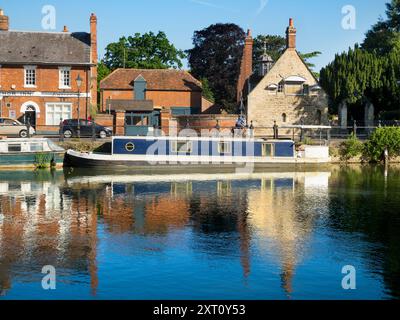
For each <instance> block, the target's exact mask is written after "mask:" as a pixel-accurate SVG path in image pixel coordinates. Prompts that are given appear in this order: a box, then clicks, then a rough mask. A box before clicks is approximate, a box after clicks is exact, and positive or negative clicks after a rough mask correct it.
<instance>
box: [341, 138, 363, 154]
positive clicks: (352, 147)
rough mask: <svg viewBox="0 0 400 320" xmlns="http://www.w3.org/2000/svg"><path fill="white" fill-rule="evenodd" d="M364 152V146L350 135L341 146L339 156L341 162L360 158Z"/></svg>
mask: <svg viewBox="0 0 400 320" xmlns="http://www.w3.org/2000/svg"><path fill="white" fill-rule="evenodd" d="M363 151H364V144H363V143H362V142H361V141H360V140H359V139H358V138H357V136H356V135H355V134H354V133H352V134H351V135H350V137H349V138H348V139H347V140H346V141H345V142H343V143H342V144H341V146H340V156H341V158H342V159H343V160H346V161H347V160H349V159H351V158H356V157H358V156H361V155H362V154H363Z"/></svg>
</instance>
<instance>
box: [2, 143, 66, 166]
mask: <svg viewBox="0 0 400 320" xmlns="http://www.w3.org/2000/svg"><path fill="white" fill-rule="evenodd" d="M64 156H65V150H64V149H63V148H61V147H59V146H58V145H56V144H55V143H54V142H53V141H51V140H50V139H44V138H30V139H28V138H26V139H2V140H0V169H10V168H38V167H62V166H63V163H64Z"/></svg>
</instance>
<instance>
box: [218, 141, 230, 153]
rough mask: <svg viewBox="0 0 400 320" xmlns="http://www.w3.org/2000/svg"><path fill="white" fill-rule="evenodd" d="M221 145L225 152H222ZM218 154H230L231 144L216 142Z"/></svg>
mask: <svg viewBox="0 0 400 320" xmlns="http://www.w3.org/2000/svg"><path fill="white" fill-rule="evenodd" d="M222 145H225V148H226V150H225V151H223V150H222V148H221V147H222ZM218 153H219V154H232V142H228V141H222V142H218Z"/></svg>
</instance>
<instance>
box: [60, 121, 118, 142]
mask: <svg viewBox="0 0 400 320" xmlns="http://www.w3.org/2000/svg"><path fill="white" fill-rule="evenodd" d="M79 121H80V133H81V134H80V136H81V137H91V136H92V135H93V121H91V120H79ZM94 127H95V133H96V136H97V137H99V138H101V139H105V138H107V137H111V136H112V134H113V130H112V129H111V128H106V127H103V126H101V125H98V124H96V123H94ZM62 134H63V135H64V137H65V138H72V137H77V136H78V120H76V119H69V120H64V121H63V127H62Z"/></svg>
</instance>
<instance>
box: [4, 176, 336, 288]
mask: <svg viewBox="0 0 400 320" xmlns="http://www.w3.org/2000/svg"><path fill="white" fill-rule="evenodd" d="M189 178H190V177H189ZM320 178H321V176H318V175H311V176H310V175H308V176H307V174H295V173H289V174H284V173H282V174H269V175H264V176H262V177H260V176H259V175H257V176H255V177H251V178H246V177H244V178H242V179H231V180H229V179H228V180H223V179H214V178H213V177H212V176H210V178H208V179H203V180H195V179H194V180H190V179H188V178H186V179H185V180H184V181H162V180H160V181H150V182H147V181H140V182H137V181H135V179H136V180H137V178H136V177H135V176H132V177H131V181H129V179H127V177H124V178H123V179H122V178H121V179H119V178H118V177H112V176H110V177H108V176H107V177H102V178H101V179H100V178H93V179H81V178H80V177H77V178H76V179H64V177H59V178H57V179H54V178H49V179H47V180H46V179H44V181H42V180H40V179H39V180H37V179H36V180H35V179H33V178H32V179H31V180H29V179H28V180H20V181H18V180H16V181H15V180H12V179H10V180H7V179H4V177H2V180H0V290H2V292H3V293H6V292H7V290H9V289H11V288H12V282H13V278H14V277H17V274H18V272H17V271H18V270H21V269H25V271H27V270H29V271H30V272H35V273H40V270H41V268H42V266H44V265H54V266H55V267H56V268H59V269H62V270H64V271H63V272H65V273H67V274H68V273H72V272H76V271H78V272H82V273H84V274H86V275H87V276H88V277H89V279H90V287H91V292H92V294H93V295H96V293H97V290H98V287H99V278H98V265H97V264H98V257H97V255H98V246H99V226H101V228H104V230H105V232H107V233H109V234H110V235H118V234H136V235H139V236H144V237H151V236H153V235H157V236H161V237H162V236H167V235H168V234H169V233H170V232H172V231H174V230H183V229H185V228H186V229H189V230H190V231H191V232H193V233H194V234H195V235H196V234H197V236H198V237H197V238H196V239H195V240H196V241H195V242H194V243H191V244H190V245H191V246H192V247H193V249H194V250H199V251H201V252H205V253H207V254H208V255H209V256H210V257H211V258H212V257H213V255H218V256H229V257H230V256H237V257H239V260H240V263H241V267H242V270H243V275H244V277H245V278H246V279H247V278H249V277H250V276H251V272H252V270H251V265H252V261H251V257H252V250H254V249H253V248H254V246H255V245H256V247H258V246H259V247H260V249H259V250H260V252H261V254H264V253H265V255H266V256H273V257H274V258H275V259H276V261H277V263H278V264H279V265H280V266H281V269H282V272H281V278H282V287H283V289H284V290H285V291H286V292H287V294H288V295H290V294H291V292H292V291H293V288H292V286H293V284H292V283H293V278H294V276H295V270H296V266H297V265H298V263H299V262H300V261H301V259H302V258H303V255H304V252H305V251H306V248H307V241H308V239H309V236H310V234H311V233H312V230H313V224H314V217H313V216H310V215H303V214H302V211H301V207H299V205H298V203H299V202H301V201H299V200H300V199H299V197H305V196H307V194H308V193H310V192H311V193H312V192H314V191H315V189H314V188H315V187H316V186H317V188H320V187H321V183H322V185H324V184H327V182H328V180H327V178H326V175H325V176H323V178H322V180H318V179H320ZM310 179H311V180H310ZM310 181H311V182H310ZM321 181H322V182H321ZM295 190H296V191H299V190H300V191H301V192H300V193H299V192H295ZM210 234H212V235H216V236H214V237H205V236H204V235H210ZM255 238H257V239H259V238H261V239H264V241H263V242H262V243H261V244H258V243H257V244H255V243H254V241H255V240H253V239H255ZM216 239H217V240H216ZM39 281H40V280H39Z"/></svg>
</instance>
